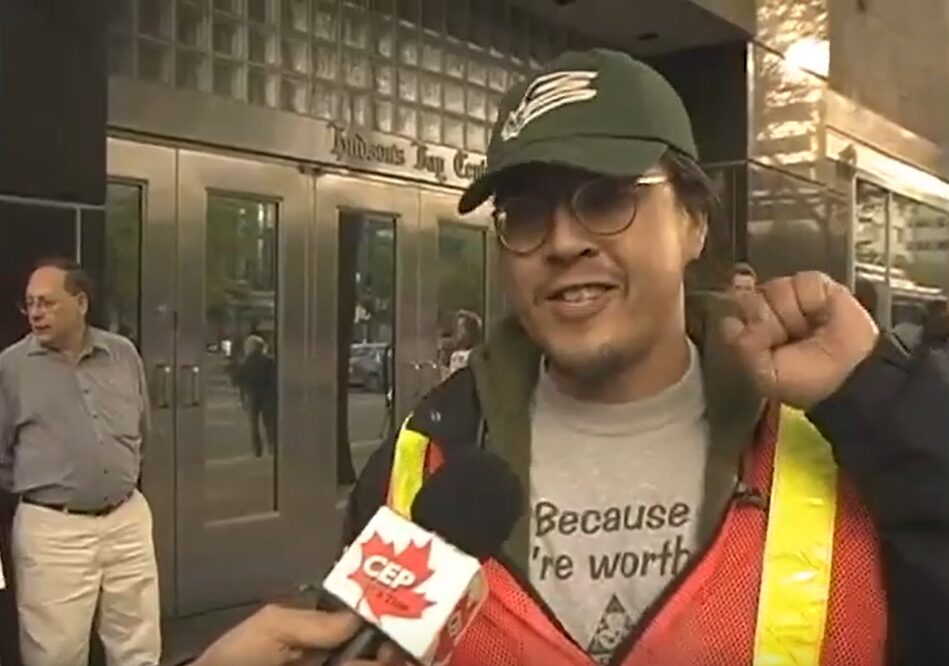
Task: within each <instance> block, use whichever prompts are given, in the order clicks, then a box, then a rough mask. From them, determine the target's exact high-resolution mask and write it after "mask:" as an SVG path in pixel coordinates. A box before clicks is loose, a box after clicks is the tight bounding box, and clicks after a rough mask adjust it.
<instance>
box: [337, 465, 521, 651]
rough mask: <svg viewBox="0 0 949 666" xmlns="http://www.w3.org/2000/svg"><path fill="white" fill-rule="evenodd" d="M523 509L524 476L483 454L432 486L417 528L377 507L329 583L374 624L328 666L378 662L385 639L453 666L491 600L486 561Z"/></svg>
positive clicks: (440, 474) (444, 472) (420, 504)
mask: <svg viewBox="0 0 949 666" xmlns="http://www.w3.org/2000/svg"><path fill="white" fill-rule="evenodd" d="M522 510H523V493H522V490H521V488H520V484H519V482H518V480H517V477H516V476H515V475H514V473H513V472H512V471H511V470H510V468H509V467H508V466H507V464H506V463H504V462H503V461H502V460H500V459H499V458H497V457H496V456H494V455H492V454H489V453H486V452H483V451H473V452H470V453H466V454H463V455H461V456H458V457H457V458H454V459H452V460H451V461H450V462H448V463H446V464H445V465H443V466H442V467H441V468H440V469H439V470H438V471H437V472H435V473H434V474H433V475H432V476H431V477H430V478H429V479H428V480H427V481H426V483H425V484H424V485H423V486H422V490H421V491H420V492H419V494H418V495H417V496H416V498H415V501H414V503H413V506H412V517H413V520H414V521H415V522H412V521H409V520H407V519H406V518H403V517H402V516H399V515H398V514H396V513H395V512H393V511H392V510H391V509H389V508H387V507H382V508H380V509H379V510H378V511H377V512H376V514H375V516H373V518H372V519H371V520H370V521H369V523H368V524H367V525H366V527H365V529H363V531H362V533H361V534H360V535H359V537H358V538H357V539H356V541H355V542H354V543H353V544H352V545H351V546H350V547H349V548H348V549H347V550H346V552H345V553H343V556H342V557H341V558H340V560H339V562H337V564H336V566H335V567H333V570H332V571H331V572H330V574H329V576H327V578H326V580H325V581H324V583H323V589H324V590H325V591H326V592H328V593H329V594H331V595H333V596H334V597H336V598H337V599H338V600H339V601H341V602H343V603H344V604H345V605H346V606H348V607H349V608H350V609H352V610H353V611H355V612H356V613H357V614H358V615H359V616H360V617H362V618H363V619H364V620H365V621H366V622H367V625H368V626H367V627H366V628H364V630H363V631H361V632H360V633H359V634H357V635H356V637H354V638H353V639H352V641H350V642H349V643H348V644H347V645H346V646H344V647H343V648H341V649H340V650H337V651H336V652H335V653H334V654H333V657H332V659H331V660H330V662H329V663H332V664H335V663H343V662H345V661H346V660H348V659H353V658H358V657H364V656H371V655H372V653H373V652H374V648H375V647H376V646H377V644H378V642H379V639H380V638H381V637H383V636H384V637H385V638H388V639H389V640H391V641H392V642H394V643H395V644H396V645H398V646H399V647H400V648H401V649H402V650H403V651H404V652H405V653H406V654H407V655H409V656H410V657H412V658H413V659H414V660H415V661H416V662H417V663H419V664H423V666H430V665H437V664H445V663H447V662H448V660H449V658H450V657H451V653H452V651H453V649H454V647H455V645H457V643H458V641H460V640H461V637H462V636H463V634H464V630H465V629H466V628H467V626H468V625H469V624H470V622H471V620H472V619H473V618H474V616H475V615H476V614H477V612H478V610H479V609H480V607H481V604H482V603H483V602H484V599H485V597H486V595H487V593H488V588H487V583H486V580H485V577H484V573H483V572H482V570H481V562H480V560H483V559H486V558H489V557H491V556H492V555H495V554H496V553H497V552H498V551H499V550H500V549H501V547H502V545H503V544H504V542H505V541H506V540H507V538H508V537H509V536H510V534H511V531H512V530H513V529H514V524H515V523H516V522H517V520H518V518H519V517H520V515H521V512H522ZM423 525H424V527H422V526H423ZM426 528H427V529H426Z"/></svg>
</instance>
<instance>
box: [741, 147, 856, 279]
mask: <svg viewBox="0 0 949 666" xmlns="http://www.w3.org/2000/svg"><path fill="white" fill-rule="evenodd" d="M749 190H750V197H749V209H748V256H749V259H750V260H751V263H752V265H753V266H754V267H755V269H756V270H757V271H758V275H759V278H760V279H762V280H767V279H769V278H772V277H778V276H782V275H793V274H794V273H796V272H798V271H805V270H817V271H822V272H824V273H827V274H828V275H830V276H831V277H833V278H835V279H837V280H844V279H845V277H846V275H845V274H846V270H845V268H846V256H847V242H848V241H847V228H846V226H844V225H841V224H840V223H839V218H840V205H841V202H840V201H839V200H838V198H837V197H835V196H834V195H833V194H832V193H830V192H828V190H827V188H826V187H825V186H824V185H822V184H820V183H816V182H814V181H810V180H806V179H803V178H798V177H796V176H791V175H789V174H786V173H783V172H780V171H777V170H775V169H770V168H767V167H761V166H759V165H752V166H751V167H750V169H749Z"/></svg>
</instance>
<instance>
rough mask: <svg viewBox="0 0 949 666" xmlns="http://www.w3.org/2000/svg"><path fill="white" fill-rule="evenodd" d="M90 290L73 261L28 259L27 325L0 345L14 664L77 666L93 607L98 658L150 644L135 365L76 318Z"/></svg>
mask: <svg viewBox="0 0 949 666" xmlns="http://www.w3.org/2000/svg"><path fill="white" fill-rule="evenodd" d="M90 292H91V283H90V280H89V278H88V277H87V276H86V274H85V273H84V272H83V271H82V269H81V268H80V267H79V266H78V264H76V263H75V262H73V261H71V260H68V259H53V260H48V261H44V262H41V263H40V264H39V265H38V267H37V269H36V270H35V271H34V272H33V274H32V275H31V276H30V280H29V284H28V286H27V290H26V299H25V301H24V307H23V311H24V313H25V314H26V315H27V316H28V318H29V323H30V329H31V333H30V334H29V335H27V336H26V337H25V338H24V339H23V340H21V341H19V342H17V343H16V344H14V345H12V346H11V347H9V348H8V349H6V350H5V351H3V353H2V354H0V482H2V483H3V485H4V486H6V487H7V488H8V489H9V490H12V491H13V492H14V493H16V494H17V495H18V496H19V497H20V504H19V507H18V508H17V512H16V518H15V520H14V526H13V559H14V569H15V576H16V582H17V597H18V598H17V606H18V611H19V615H20V649H21V651H22V655H23V663H24V664H25V666H73V665H75V666H80V665H81V666H85V664H86V663H87V658H88V651H89V645H88V638H89V629H90V627H91V625H92V620H93V617H94V616H95V615H96V613H98V626H99V635H100V636H101V638H102V641H103V644H104V645H105V650H106V654H107V658H108V662H109V664H110V666H113V665H115V666H154V665H155V664H157V663H158V660H159V656H160V652H161V638H160V629H159V600H158V571H157V566H156V562H155V548H154V544H153V541H152V516H151V512H150V510H149V507H148V503H147V502H146V501H145V498H144V496H142V494H141V493H139V492H138V490H136V484H137V480H138V476H139V470H140V466H141V465H140V463H141V455H142V444H143V439H144V436H145V434H146V433H147V430H148V393H147V389H146V383H145V376H144V372H143V368H142V361H141V358H140V357H139V355H138V352H137V351H136V350H135V347H134V346H133V345H132V343H131V342H129V341H128V340H126V339H125V338H123V337H120V336H117V335H114V334H112V333H108V332H106V331H103V330H99V329H96V328H93V327H91V326H88V325H87V324H86V314H87V312H88V309H89V298H90Z"/></svg>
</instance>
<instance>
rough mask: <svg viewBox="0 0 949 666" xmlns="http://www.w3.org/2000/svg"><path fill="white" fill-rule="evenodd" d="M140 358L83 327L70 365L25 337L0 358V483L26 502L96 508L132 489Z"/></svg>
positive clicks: (143, 415) (138, 446) (144, 421)
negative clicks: (83, 337) (81, 343)
mask: <svg viewBox="0 0 949 666" xmlns="http://www.w3.org/2000/svg"><path fill="white" fill-rule="evenodd" d="M146 386H147V385H146V383H145V373H144V370H143V367H142V360H141V358H140V357H139V355H138V352H137V351H136V350H135V347H134V346H133V345H132V343H131V342H129V341H128V340H127V339H125V338H123V337H121V336H118V335H114V334H112V333H108V332H106V331H103V330H100V329H96V328H91V327H90V328H89V329H88V334H87V336H86V345H85V348H84V351H83V352H82V354H81V355H80V357H79V361H78V362H77V363H72V362H70V360H69V359H67V358H66V357H65V356H64V355H63V354H61V353H59V352H56V351H53V350H50V349H47V348H45V347H43V346H42V345H40V344H39V342H38V341H37V340H36V339H35V338H34V337H33V336H32V335H29V336H27V337H25V338H24V339H23V340H21V341H19V342H17V343H16V344H14V345H12V346H11V347H9V348H7V349H6V350H4V351H3V353H0V481H2V482H3V483H4V485H5V486H7V487H8V488H9V489H11V490H12V491H13V492H15V493H17V494H20V495H22V496H25V497H29V498H30V499H33V500H36V501H39V502H45V503H53V504H65V505H66V506H68V507H70V508H72V509H77V510H80V509H84V510H89V509H99V508H103V507H105V506H109V505H112V504H115V503H118V502H119V501H121V500H122V499H123V498H124V497H126V496H127V495H128V494H129V493H130V492H131V491H132V490H133V489H134V488H135V484H136V483H137V481H138V475H139V469H140V467H141V454H142V446H143V440H144V437H145V435H146V433H147V430H148V391H147V388H146Z"/></svg>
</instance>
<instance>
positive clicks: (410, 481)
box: [386, 414, 429, 518]
mask: <svg viewBox="0 0 949 666" xmlns="http://www.w3.org/2000/svg"><path fill="white" fill-rule="evenodd" d="M411 418H412V415H411V414H410V415H409V417H408V418H407V419H405V422H404V423H403V424H402V428H401V430H399V435H398V437H397V438H396V440H395V457H394V458H393V461H392V473H391V475H390V477H389V496H388V499H387V500H386V504H388V505H389V508H390V509H392V510H393V511H395V512H396V513H398V514H399V515H400V516H403V517H405V518H411V513H412V501H413V500H414V499H415V496H416V495H417V494H418V491H419V490H420V489H421V488H422V482H423V481H424V480H425V455H426V453H427V451H428V442H429V438H428V437H426V436H425V435H423V434H422V433H420V432H415V431H414V430H411V429H410V428H409V419H411Z"/></svg>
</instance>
